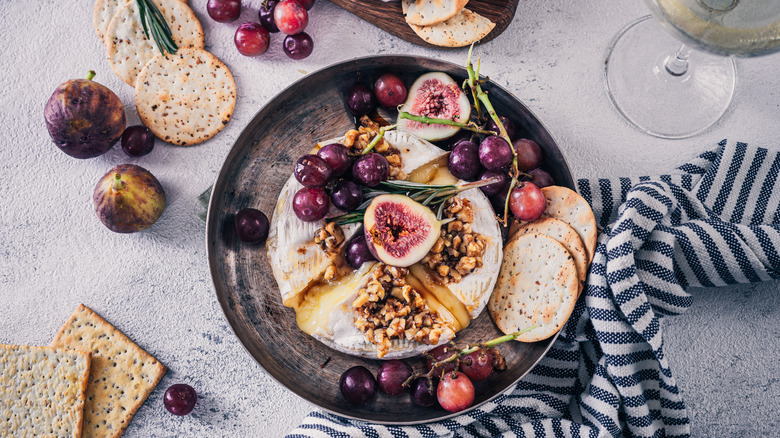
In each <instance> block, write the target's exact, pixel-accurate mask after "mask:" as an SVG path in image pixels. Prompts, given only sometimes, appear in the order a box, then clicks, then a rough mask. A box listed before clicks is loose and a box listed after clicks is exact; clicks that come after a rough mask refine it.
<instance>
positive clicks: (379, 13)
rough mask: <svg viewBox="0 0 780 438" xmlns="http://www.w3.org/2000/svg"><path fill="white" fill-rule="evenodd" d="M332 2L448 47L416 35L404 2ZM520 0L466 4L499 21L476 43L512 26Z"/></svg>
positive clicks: (409, 36) (415, 39)
mask: <svg viewBox="0 0 780 438" xmlns="http://www.w3.org/2000/svg"><path fill="white" fill-rule="evenodd" d="M330 1H331V2H332V3H333V4H336V5H338V6H341V7H342V8H344V9H346V10H347V11H349V12H351V13H352V14H354V15H357V16H358V17H360V18H362V19H363V20H366V21H368V22H369V23H371V24H373V25H374V26H376V27H378V28H380V29H382V30H384V31H385V32H388V33H390V34H393V35H395V36H397V37H398V38H401V39H404V40H406V41H409V42H411V43H414V44H418V45H421V46H425V47H433V48H437V49H447V47H441V46H434V45H432V44H428V43H427V42H425V41H423V39H422V38H420V37H419V36H417V34H416V33H414V31H413V30H412V28H411V27H409V25H408V24H406V20H405V19H404V15H403V12H402V11H401V2H400V1H392V2H383V1H381V0H330ZM518 1H519V0H471V1H469V3H468V4H467V5H466V8H467V9H470V10H472V11H474V12H476V13H478V14H480V15H483V16H485V17H487V18H489V19H490V21H492V22H493V23H496V27H494V28H493V30H492V31H490V33H489V34H488V35H487V36H486V37H485V38H483V39H482V40H480V41H479V43H477V44H482V43H486V42H488V41H490V40H492V39H493V38H495V37H497V36H499V35H500V34H501V32H503V31H504V30H506V28H507V27H509V24H510V23H512V19H513V18H514V16H515V11H516V10H517V3H518Z"/></svg>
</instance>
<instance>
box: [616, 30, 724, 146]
mask: <svg viewBox="0 0 780 438" xmlns="http://www.w3.org/2000/svg"><path fill="white" fill-rule="evenodd" d="M680 46H681V43H680V41H679V40H677V39H675V38H674V37H672V36H671V35H669V34H668V33H667V32H666V31H665V30H664V29H663V28H662V27H661V25H660V24H659V23H657V22H656V21H655V20H654V19H653V18H652V16H649V15H648V16H646V17H642V18H640V19H639V20H637V21H635V22H633V23H631V24H629V25H628V26H626V27H625V28H624V29H623V30H622V31H621V32H620V33H619V34H618V35H617V37H616V38H615V40H614V41H613V43H612V45H611V47H610V49H609V52H608V54H607V58H606V63H605V66H604V73H605V75H606V82H607V91H608V92H609V97H610V99H612V103H613V104H614V105H615V107H616V108H617V109H618V111H620V113H621V114H622V115H623V117H625V118H626V119H627V120H628V121H629V122H631V123H632V124H634V125H635V126H636V127H637V128H639V129H641V130H642V131H644V132H646V133H648V134H650V135H654V136H656V137H662V138H685V137H690V136H693V135H696V134H699V133H701V132H702V131H704V130H706V129H707V128H709V127H710V126H712V125H713V124H715V122H717V121H718V120H720V118H721V117H723V114H725V113H726V110H727V109H728V107H729V105H730V104H731V100H732V98H733V97H734V89H735V87H736V65H735V63H734V59H733V58H728V57H722V56H716V55H711V54H708V53H705V52H700V51H696V50H694V51H693V52H691V55H690V57H689V58H688V71H687V72H686V73H684V74H682V75H680V76H675V75H673V74H671V73H669V72H668V71H667V70H666V60H667V59H668V58H669V57H674V55H675V53H676V51H677V50H678V49H679V48H680Z"/></svg>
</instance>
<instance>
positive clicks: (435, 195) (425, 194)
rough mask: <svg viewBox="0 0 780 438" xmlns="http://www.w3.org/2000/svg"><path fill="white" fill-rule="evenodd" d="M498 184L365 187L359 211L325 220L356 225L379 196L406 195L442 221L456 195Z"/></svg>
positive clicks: (391, 183)
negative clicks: (445, 210) (450, 201)
mask: <svg viewBox="0 0 780 438" xmlns="http://www.w3.org/2000/svg"><path fill="white" fill-rule="evenodd" d="M495 182H498V177H493V178H488V179H483V180H479V181H474V182H470V183H464V184H421V183H415V182H411V181H401V180H392V181H383V182H381V183H379V185H378V186H377V187H363V203H362V204H361V205H360V207H358V209H357V210H355V211H353V212H351V213H346V214H342V215H341V216H334V217H332V218H329V219H325V221H327V222H336V223H337V224H338V225H346V224H354V223H358V222H362V221H363V215H364V214H365V213H366V209H367V208H368V205H369V204H371V201H372V200H373V199H374V198H376V197H377V196H379V195H393V194H395V195H406V196H408V197H410V198H412V199H414V200H415V201H417V202H419V203H421V204H423V205H425V206H427V207H429V208H430V209H431V210H433V211H436V212H437V214H436V217H437V218H438V219H439V220H442V213H443V212H444V209H443V208H442V207H443V206H444V204H445V203H446V202H447V200H448V199H450V198H452V197H453V196H455V195H456V194H458V193H460V192H462V191H465V190H469V189H474V188H478V187H482V186H486V185H489V184H493V183H495Z"/></svg>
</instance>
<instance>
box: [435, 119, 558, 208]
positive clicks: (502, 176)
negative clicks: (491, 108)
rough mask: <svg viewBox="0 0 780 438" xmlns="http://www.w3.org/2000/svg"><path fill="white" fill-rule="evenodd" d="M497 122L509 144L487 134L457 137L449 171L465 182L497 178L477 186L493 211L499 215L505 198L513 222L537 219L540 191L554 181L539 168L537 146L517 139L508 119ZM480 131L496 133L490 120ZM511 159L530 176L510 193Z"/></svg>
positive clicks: (542, 201)
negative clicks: (507, 201)
mask: <svg viewBox="0 0 780 438" xmlns="http://www.w3.org/2000/svg"><path fill="white" fill-rule="evenodd" d="M499 119H500V120H501V123H502V124H503V125H504V129H505V130H506V133H507V136H508V137H509V138H510V139H511V140H512V144H511V145H510V144H509V143H508V142H507V141H506V140H505V139H504V138H502V137H500V136H498V135H489V136H486V137H484V138H482V139H481V140H480V138H479V137H478V136H476V135H471V134H461V135H459V136H458V137H456V138H455V139H454V140H453V141H452V142H451V143H450V146H451V148H452V152H451V153H450V157H449V163H448V167H449V170H450V172H451V173H452V174H453V175H454V176H455V177H457V178H460V179H463V180H466V181H475V180H486V179H490V178H496V179H498V181H497V182H495V183H492V184H489V185H486V186H482V187H480V189H481V190H482V191H483V192H484V193H485V195H486V196H487V197H488V198H490V200H491V201H492V203H493V207H494V208H495V210H496V212H497V213H499V214H501V215H503V212H504V207H505V203H506V199H507V196H508V197H509V209H510V211H511V212H512V214H513V215H514V216H515V217H516V218H517V219H519V220H521V221H532V220H535V219H538V218H539V216H541V215H542V213H543V212H544V208H545V198H544V194H543V193H542V191H541V190H540V189H541V188H543V187H547V186H550V185H554V184H555V181H554V180H553V178H552V176H551V175H550V174H549V173H548V172H547V171H545V170H543V169H542V168H541V165H542V161H543V158H544V157H543V154H542V149H541V148H540V147H539V145H538V144H536V142H534V141H533V140H530V139H527V138H517V137H516V134H517V131H516V129H515V125H514V123H513V122H512V120H510V119H509V118H507V117H505V116H499ZM484 129H485V130H487V131H493V132H499V128H498V125H497V124H496V123H495V122H494V121H493V120H492V119H491V120H489V121H488V123H486V124H485V126H484ZM513 151H514V152H513ZM515 157H516V160H517V166H516V168H517V170H518V171H520V172H523V173H525V174H526V175H528V176H530V180H519V181H518V182H517V183H516V184H515V186H514V187H513V188H512V193H511V194H510V193H509V189H510V185H511V178H510V176H509V173H508V172H509V171H510V170H514V164H513V159H515ZM525 179H528V177H526V178H525Z"/></svg>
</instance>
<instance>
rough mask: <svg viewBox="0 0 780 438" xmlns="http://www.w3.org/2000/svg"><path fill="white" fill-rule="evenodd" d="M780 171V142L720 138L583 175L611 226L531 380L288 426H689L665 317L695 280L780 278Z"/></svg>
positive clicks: (683, 301)
mask: <svg viewBox="0 0 780 438" xmlns="http://www.w3.org/2000/svg"><path fill="white" fill-rule="evenodd" d="M779 172H780V153H778V152H774V151H773V152H770V151H768V150H766V149H762V148H756V147H750V146H748V145H746V144H744V143H736V144H732V143H727V142H726V141H725V140H724V141H722V142H721V143H720V144H719V145H718V148H716V149H714V150H712V151H709V152H705V153H703V154H701V155H700V156H699V157H697V158H696V159H694V160H692V161H691V162H689V163H686V164H684V165H682V166H680V167H679V168H677V169H676V171H674V172H672V173H670V174H668V175H661V176H656V177H641V178H619V179H614V180H607V179H598V180H587V179H583V180H579V181H578V183H577V184H578V187H579V191H580V193H581V194H582V195H583V196H584V197H585V199H587V200H588V202H590V204H591V205H592V206H593V210H594V212H595V214H596V220H597V221H598V222H599V224H600V225H601V227H603V232H602V233H601V234H600V236H599V239H598V245H597V249H596V255H595V258H594V260H593V264H592V266H591V269H590V274H589V276H588V282H587V288H586V291H585V294H583V295H584V298H583V299H580V300H579V301H578V303H577V306H576V308H575V310H574V313H573V314H572V316H571V318H570V319H569V322H568V323H567V325H566V326H565V327H564V329H563V332H562V333H561V335H560V337H559V338H558V340H557V341H556V342H555V343H554V344H553V346H552V348H551V349H550V351H549V352H548V353H547V355H546V356H545V357H544V359H543V360H542V361H541V362H539V364H538V365H537V366H536V367H535V368H534V369H533V370H532V371H531V372H530V373H529V374H528V375H527V376H526V377H525V378H523V379H522V381H520V382H519V383H518V384H517V385H516V386H514V387H512V388H511V389H510V390H508V391H507V392H506V393H504V394H502V395H500V396H498V397H497V398H495V399H494V400H492V401H491V402H488V403H485V404H483V405H482V406H480V407H479V408H478V409H475V410H473V411H471V412H469V413H467V414H464V415H461V416H458V417H455V418H453V419H450V420H446V421H442V422H438V423H431V424H425V425H418V426H406V427H393V426H381V425H374V424H368V423H363V422H359V421H353V420H349V419H345V418H341V417H338V416H335V415H331V414H327V413H323V412H319V411H315V412H313V413H311V414H310V415H309V416H308V417H306V419H305V420H304V421H303V423H302V424H301V425H300V426H298V427H297V428H296V429H295V430H293V431H292V432H291V433H290V435H288V437H353V436H354V437H435V436H459V437H460V436H464V437H492V436H531V437H548V436H554V437H580V436H582V437H585V436H587V437H609V436H612V437H618V436H636V437H658V436H664V437H675V436H680V437H684V436H689V435H690V419H689V417H688V413H687V412H686V408H685V402H684V401H683V399H682V396H681V394H680V391H679V389H678V388H677V383H676V381H675V378H674V376H673V374H672V371H671V369H670V368H669V363H668V360H667V358H666V356H665V355H664V350H663V330H662V329H663V327H662V325H661V318H662V317H664V316H667V315H677V314H679V313H682V312H684V311H685V310H686V309H687V308H688V307H690V305H691V302H692V298H691V296H690V295H689V294H688V293H686V289H688V288H689V287H699V286H706V287H712V286H724V285H728V284H736V283H748V282H757V281H763V280H770V279H778V278H780V255H778V248H780V207H779V205H780V187H776V181H777V179H778V173H779Z"/></svg>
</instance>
